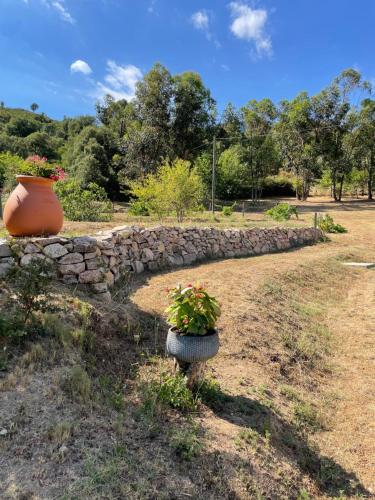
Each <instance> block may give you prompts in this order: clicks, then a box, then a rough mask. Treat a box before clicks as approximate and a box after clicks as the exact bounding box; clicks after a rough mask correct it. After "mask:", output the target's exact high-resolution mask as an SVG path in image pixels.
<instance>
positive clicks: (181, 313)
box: [165, 284, 221, 335]
mask: <svg viewBox="0 0 375 500" xmlns="http://www.w3.org/2000/svg"><path fill="white" fill-rule="evenodd" d="M168 292H169V297H170V299H171V304H170V306H169V307H168V308H167V309H166V311H165V312H166V313H167V314H168V322H169V323H170V324H171V325H174V326H175V327H176V328H177V330H178V332H179V333H180V334H181V335H205V334H206V333H208V332H209V331H210V330H213V329H214V328H215V325H216V320H217V318H218V317H219V316H220V312H221V311H220V306H219V304H218V302H217V300H216V299H215V298H214V297H211V296H210V295H209V294H208V293H207V292H206V290H205V289H204V288H203V286H201V285H191V284H190V285H187V286H186V287H185V288H182V286H181V285H177V286H176V287H175V288H172V289H171V290H168Z"/></svg>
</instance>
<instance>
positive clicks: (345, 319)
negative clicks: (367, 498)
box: [320, 270, 375, 496]
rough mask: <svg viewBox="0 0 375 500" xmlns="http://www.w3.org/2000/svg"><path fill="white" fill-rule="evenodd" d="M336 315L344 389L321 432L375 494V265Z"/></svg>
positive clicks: (326, 446) (335, 384)
mask: <svg viewBox="0 0 375 500" xmlns="http://www.w3.org/2000/svg"><path fill="white" fill-rule="evenodd" d="M361 274H362V276H361V280H360V281H359V280H358V281H357V282H356V284H355V285H354V286H353V288H351V290H350V292H349V295H348V298H347V300H346V301H345V302H344V303H343V304H342V306H341V308H340V310H339V311H337V314H336V316H335V317H332V318H331V331H332V332H333V333H334V337H335V340H336V342H337V352H336V356H335V365H336V367H337V376H335V377H334V378H333V380H332V383H331V390H332V391H333V392H334V393H336V394H338V395H339V400H338V402H337V408H336V417H335V422H334V426H333V429H332V430H331V431H330V432H327V433H325V434H323V435H322V436H321V437H320V438H321V439H320V447H321V449H322V451H323V452H324V453H326V454H329V455H330V456H332V458H334V459H335V460H336V461H337V462H339V463H340V464H341V465H342V466H343V467H344V468H345V469H346V470H349V471H353V472H355V473H356V475H357V477H358V478H359V479H360V480H361V482H362V484H363V485H364V486H365V487H366V488H367V489H368V490H369V491H370V492H372V493H373V494H374V496H375V385H374V380H375V271H369V270H368V271H366V270H363V271H361Z"/></svg>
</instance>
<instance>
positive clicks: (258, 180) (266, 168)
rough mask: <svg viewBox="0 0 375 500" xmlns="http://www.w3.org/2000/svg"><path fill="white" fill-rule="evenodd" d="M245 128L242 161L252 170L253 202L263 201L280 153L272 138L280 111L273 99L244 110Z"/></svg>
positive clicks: (252, 102) (250, 105)
mask: <svg viewBox="0 0 375 500" xmlns="http://www.w3.org/2000/svg"><path fill="white" fill-rule="evenodd" d="M242 114H243V117H244V127H245V139H246V141H244V142H243V152H242V161H243V162H245V163H246V164H247V166H248V172H249V176H250V183H249V184H250V186H251V199H252V201H253V202H255V201H257V200H258V198H259V197H260V193H261V189H262V184H263V181H264V178H265V177H266V176H267V175H269V174H270V173H272V171H273V170H274V168H275V162H276V149H275V146H274V141H273V137H272V135H271V132H272V127H273V123H274V121H275V120H276V118H277V109H276V107H275V105H274V104H273V102H272V101H271V100H270V99H262V100H261V101H256V100H255V99H253V100H251V101H249V102H248V104H247V105H246V106H245V107H244V108H242Z"/></svg>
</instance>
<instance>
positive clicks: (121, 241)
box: [0, 226, 322, 300]
mask: <svg viewBox="0 0 375 500" xmlns="http://www.w3.org/2000/svg"><path fill="white" fill-rule="evenodd" d="M321 237H322V233H321V231H320V230H317V229H314V228H298V229H283V228H271V229H246V230H242V229H227V230H219V229H213V228H181V227H163V226H161V227H155V228H146V229H145V228H139V227H128V226H126V227H125V226H124V227H117V228H114V229H113V230H112V231H110V232H105V233H103V232H102V233H98V234H97V235H96V236H79V237H75V238H63V237H59V236H56V237H49V238H25V239H20V238H17V239H10V240H0V276H4V275H5V274H6V272H7V271H8V269H9V268H10V267H11V265H12V264H13V263H17V264H19V265H20V266H24V265H27V264H28V263H29V262H30V261H31V260H32V259H49V260H51V261H55V262H57V265H58V271H59V276H60V279H61V280H62V281H63V282H64V283H66V284H71V285H78V284H79V285H80V286H87V287H88V288H89V289H90V290H91V291H92V292H94V293H98V294H101V298H103V299H105V300H109V299H110V293H109V288H110V287H111V286H113V284H114V282H115V281H116V280H118V278H119V277H120V276H121V272H122V271H124V270H125V271H133V272H136V273H142V272H143V271H158V270H161V269H168V268H174V267H178V266H184V265H190V264H193V263H194V262H198V261H203V260H208V259H219V258H232V257H243V256H250V255H260V254H265V253H270V252H277V251H282V250H288V249H290V248H293V247H297V246H301V245H306V244H311V243H314V242H315V241H317V240H319V239H321Z"/></svg>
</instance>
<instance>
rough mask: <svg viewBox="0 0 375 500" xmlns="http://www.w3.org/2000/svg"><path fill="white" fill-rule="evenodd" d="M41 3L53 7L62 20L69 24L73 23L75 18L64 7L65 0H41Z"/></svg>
mask: <svg viewBox="0 0 375 500" xmlns="http://www.w3.org/2000/svg"><path fill="white" fill-rule="evenodd" d="M42 3H43V4H44V5H45V6H46V7H48V8H52V9H55V10H56V11H57V12H58V14H59V16H60V17H61V19H62V20H63V21H65V22H67V23H70V24H74V23H75V19H74V18H73V17H72V15H71V14H70V12H69V11H68V9H67V8H66V7H65V0H42Z"/></svg>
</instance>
